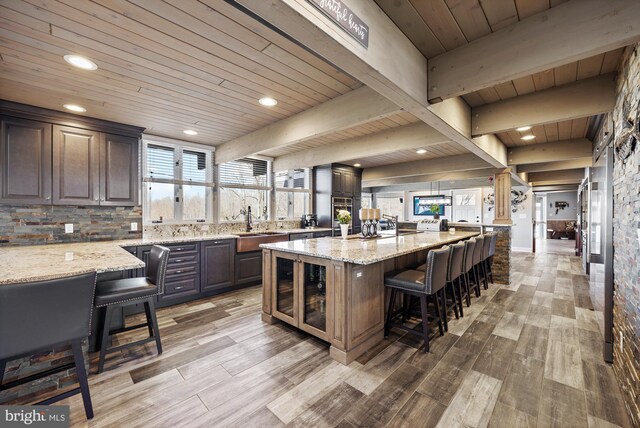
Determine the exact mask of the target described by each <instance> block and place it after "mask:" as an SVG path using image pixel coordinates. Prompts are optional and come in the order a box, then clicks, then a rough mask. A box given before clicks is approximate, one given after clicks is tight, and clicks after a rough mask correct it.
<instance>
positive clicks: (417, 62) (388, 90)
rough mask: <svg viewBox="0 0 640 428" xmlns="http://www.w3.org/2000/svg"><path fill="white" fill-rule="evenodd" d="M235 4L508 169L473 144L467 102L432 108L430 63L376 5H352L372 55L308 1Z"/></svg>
mask: <svg viewBox="0 0 640 428" xmlns="http://www.w3.org/2000/svg"><path fill="white" fill-rule="evenodd" d="M234 4H237V5H238V6H239V7H242V8H245V9H246V10H247V12H248V13H250V14H254V15H257V16H258V17H259V18H260V19H262V20H264V21H266V22H268V23H269V24H271V25H272V26H274V27H276V28H278V29H279V30H280V31H281V32H283V33H285V34H287V35H288V36H289V37H291V38H293V39H295V40H297V41H298V43H300V44H302V45H303V46H306V47H307V48H308V49H310V50H312V51H314V52H315V53H317V54H318V55H319V56H320V57H322V58H324V59H325V60H327V61H328V62H330V63H331V64H335V65H336V66H338V67H340V68H341V69H342V70H344V71H346V72H347V73H349V74H350V75H351V76H353V77H355V78H356V79H358V80H360V81H361V82H362V83H364V84H365V85H367V86H368V87H370V88H371V89H373V90H375V91H377V92H378V93H380V94H382V95H384V96H385V97H387V98H388V99H389V100H391V101H393V102H394V103H395V104H397V105H398V106H400V107H402V108H403V109H404V110H406V111H408V112H410V113H412V114H413V115H415V116H416V117H418V118H419V119H420V120H422V121H423V122H425V123H426V124H427V125H430V126H431V127H433V128H434V129H436V130H437V131H439V132H441V133H442V134H443V135H444V136H445V137H447V138H449V139H450V140H452V141H454V142H456V143H458V144H460V145H461V146H462V147H464V148H466V149H467V150H469V151H470V152H471V153H474V154H476V155H477V156H478V157H480V158H482V159H484V160H485V161H486V162H488V163H489V164H490V165H492V166H494V167H498V168H504V167H505V166H506V164H505V163H503V162H502V160H501V159H496V158H495V157H494V156H493V155H492V154H490V153H487V152H486V151H484V150H483V148H482V147H481V146H479V145H478V144H477V142H476V141H474V140H473V139H472V138H471V123H470V122H471V121H470V109H469V107H468V106H467V105H466V103H465V102H464V101H463V100H455V101H452V102H451V103H449V104H448V105H446V106H437V107H435V106H434V108H433V109H430V108H429V102H428V101H427V100H428V84H427V77H428V76H427V75H428V72H427V60H426V58H425V57H424V56H423V55H422V54H421V53H420V51H419V50H418V49H417V48H416V47H415V46H414V45H413V44H412V43H411V41H409V39H408V38H407V37H406V36H405V35H404V34H403V33H402V32H401V31H400V29H399V28H398V27H397V26H396V25H395V24H394V23H393V22H392V21H391V20H390V19H389V17H388V16H387V15H386V14H385V13H384V12H383V11H382V10H381V9H380V8H379V7H378V6H377V5H375V4H373V2H371V1H370V0H352V1H350V3H349V7H350V8H351V9H352V10H353V11H354V13H355V14H357V15H358V16H359V17H360V18H361V19H362V20H363V21H364V22H366V23H367V24H368V25H369V46H368V48H366V49H365V48H363V47H362V46H361V45H360V44H359V43H358V42H357V41H356V40H354V39H352V38H351V37H350V36H349V35H348V34H347V33H346V32H345V31H343V30H342V29H341V28H339V27H338V26H337V25H335V24H334V23H333V22H332V21H331V20H330V19H329V18H327V17H326V16H324V15H323V14H322V12H320V11H318V10H317V9H316V8H315V7H314V6H313V5H311V4H310V3H308V2H307V1H305V0H281V1H277V2H257V1H254V0H234ZM503 150H504V148H503Z"/></svg>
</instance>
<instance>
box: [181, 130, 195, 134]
mask: <svg viewBox="0 0 640 428" xmlns="http://www.w3.org/2000/svg"><path fill="white" fill-rule="evenodd" d="M182 132H184V133H185V134H187V135H198V133H197V132H196V131H194V130H193V129H185V130H184V131H182Z"/></svg>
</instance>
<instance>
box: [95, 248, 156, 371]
mask: <svg viewBox="0 0 640 428" xmlns="http://www.w3.org/2000/svg"><path fill="white" fill-rule="evenodd" d="M168 260H169V249H168V248H167V247H162V246H160V245H154V246H153V247H151V251H150V252H149V260H148V262H147V268H146V272H147V276H146V277H139V278H125V279H116V280H112V281H101V282H98V285H97V288H96V299H95V307H96V308H102V307H104V308H105V310H104V312H103V313H102V317H101V320H102V326H103V327H102V338H101V341H102V345H101V346H100V359H99V361H98V373H102V370H103V369H104V360H105V357H106V355H107V354H108V353H112V352H116V351H121V350H123V349H127V348H131V347H133V346H138V345H144V344H145V343H148V342H152V341H154V340H155V342H156V348H157V350H158V355H160V354H162V343H161V342H160V330H159V329H158V319H157V318H156V309H155V304H154V301H153V299H154V297H155V296H157V295H160V294H162V293H164V278H165V274H166V272H167V262H168ZM138 303H144V311H145V315H146V318H147V321H146V322H145V323H142V324H136V325H132V326H129V327H123V328H121V329H117V330H111V317H112V315H113V311H114V310H115V309H116V308H123V307H125V306H129V305H135V304H138ZM144 327H146V328H148V329H149V337H147V338H145V339H141V340H138V341H135V342H132V343H127V344H125V345H120V346H115V347H111V348H108V345H109V339H110V338H111V336H112V335H114V334H118V333H124V332H125V331H131V330H136V329H139V328H144Z"/></svg>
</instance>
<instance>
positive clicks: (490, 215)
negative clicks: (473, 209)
mask: <svg viewBox="0 0 640 428" xmlns="http://www.w3.org/2000/svg"><path fill="white" fill-rule="evenodd" d="M490 193H493V187H483V188H482V223H484V224H490V223H493V219H494V218H495V206H494V205H488V204H485V203H484V198H486V197H487V196H488V195H489V194H490ZM489 208H491V211H489Z"/></svg>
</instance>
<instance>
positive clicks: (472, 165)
mask: <svg viewBox="0 0 640 428" xmlns="http://www.w3.org/2000/svg"><path fill="white" fill-rule="evenodd" d="M488 166H490V165H487V163H486V162H485V161H483V160H482V159H480V158H478V157H477V156H474V155H473V154H471V153H469V154H466V155H458V156H446V157H442V158H437V159H427V160H417V161H412V162H403V163H397V164H393V165H383V166H376V167H373V168H365V170H364V172H363V173H362V181H363V182H371V181H374V180H381V179H388V178H398V177H412V176H416V175H424V174H434V173H446V172H451V171H468V170H472V169H482V168H487V167H488ZM366 186H369V184H368V183H367V184H366Z"/></svg>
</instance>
